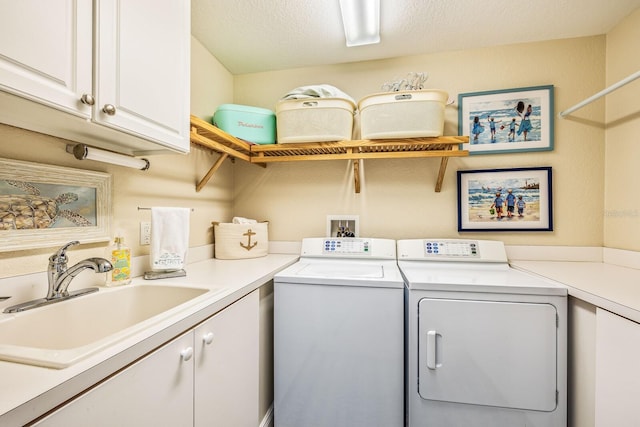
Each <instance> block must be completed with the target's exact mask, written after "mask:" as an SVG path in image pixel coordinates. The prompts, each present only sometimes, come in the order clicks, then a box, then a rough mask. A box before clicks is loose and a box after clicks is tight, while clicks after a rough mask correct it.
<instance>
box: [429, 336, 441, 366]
mask: <svg viewBox="0 0 640 427" xmlns="http://www.w3.org/2000/svg"><path fill="white" fill-rule="evenodd" d="M441 339H442V335H440V334H439V333H438V332H436V331H427V368H429V369H437V368H439V367H440V366H442V363H438V353H439V352H438V345H439V344H441V342H439V341H441Z"/></svg>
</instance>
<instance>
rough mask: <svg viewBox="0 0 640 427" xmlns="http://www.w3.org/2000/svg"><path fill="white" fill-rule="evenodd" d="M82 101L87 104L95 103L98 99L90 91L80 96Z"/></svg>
mask: <svg viewBox="0 0 640 427" xmlns="http://www.w3.org/2000/svg"><path fill="white" fill-rule="evenodd" d="M80 102H82V103H83V104H85V105H93V104H95V103H96V100H95V98H94V97H93V96H91V95H89V94H88V93H85V94H83V95H82V96H81V97H80Z"/></svg>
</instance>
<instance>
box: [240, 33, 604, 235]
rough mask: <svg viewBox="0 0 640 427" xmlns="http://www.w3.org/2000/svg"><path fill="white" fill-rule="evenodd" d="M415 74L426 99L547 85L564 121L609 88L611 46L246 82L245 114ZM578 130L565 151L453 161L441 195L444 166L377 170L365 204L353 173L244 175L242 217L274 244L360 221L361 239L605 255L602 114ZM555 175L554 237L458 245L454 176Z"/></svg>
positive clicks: (567, 130) (408, 61) (452, 121)
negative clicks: (305, 95) (305, 88)
mask: <svg viewBox="0 0 640 427" xmlns="http://www.w3.org/2000/svg"><path fill="white" fill-rule="evenodd" d="M410 71H425V72H428V73H429V75H430V77H429V79H428V81H427V87H431V88H439V89H444V90H446V91H448V92H449V95H450V98H451V99H453V100H456V104H457V97H458V94H459V93H466V92H476V91H485V90H495V89H508V88H517V87H528V86H538V85H549V84H552V85H554V86H555V95H556V102H555V108H556V113H557V112H559V111H561V110H562V109H565V108H568V107H569V106H571V105H573V104H575V103H577V102H579V101H581V100H582V99H584V98H586V97H588V96H590V95H592V94H593V93H596V92H597V91H599V90H601V89H602V87H603V86H604V84H605V37H604V36H599V37H587V38H578V39H569V40H558V41H551V42H543V43H531V44H520V45H507V46H501V47H495V48H490V49H477V50H468V51H458V52H445V53H438V54H432V55H419V56H411V57H402V58H397V59H390V60H383V61H370V62H360V63H352V64H343V65H332V66H322V67H311V68H300V69H293V70H285V71H275V72H266V73H256V74H248V75H240V76H236V78H235V90H234V99H235V102H236V103H239V104H247V105H255V106H259V107H265V108H272V109H273V108H275V104H276V103H277V101H278V99H279V98H280V97H281V96H282V95H284V94H285V93H286V92H288V91H289V90H291V89H293V88H295V87H297V86H301V85H309V84H318V83H327V84H332V85H335V86H337V87H339V88H340V89H342V90H343V91H345V92H347V93H348V94H350V95H351V96H352V97H353V98H355V99H356V100H358V99H361V98H362V97H364V96H365V95H368V94H371V93H375V92H378V91H379V88H380V86H381V84H382V83H384V82H387V81H389V80H393V79H395V78H397V77H403V76H405V75H406V74H407V73H408V72H410ZM579 117H580V119H576V120H565V119H556V121H555V124H556V126H555V149H554V150H553V151H550V152H540V153H519V154H499V155H484V156H472V157H468V158H452V159H451V160H450V161H449V167H448V169H447V173H446V176H445V179H444V183H443V188H442V192H441V193H435V192H434V186H435V179H436V175H437V172H438V167H439V160H438V159H405V160H368V161H365V162H364V168H363V172H362V175H363V183H362V191H361V193H360V194H355V193H354V190H353V182H352V181H353V179H352V172H351V169H350V167H349V164H348V162H347V161H318V162H304V163H299V162H295V163H280V164H270V165H269V166H268V167H267V168H266V170H265V169H261V168H258V167H256V166H254V165H247V164H243V163H238V164H237V165H236V167H235V169H234V174H235V185H234V188H235V196H234V212H235V213H236V214H237V215H242V216H250V217H255V218H258V219H268V220H269V221H271V224H270V237H271V239H273V240H299V239H301V238H302V237H305V236H311V235H315V236H318V235H324V234H325V228H326V225H325V224H326V215H328V214H353V215H359V216H360V234H361V235H366V236H377V237H387V238H396V239H399V238H412V237H424V236H431V237H473V238H493V239H502V240H504V241H505V242H506V243H508V244H534V245H587V246H588V245H594V246H600V245H602V243H603V235H602V227H603V205H604V202H603V197H604V196H603V188H604V187H603V182H604V179H603V171H604V128H603V125H602V123H603V121H604V103H603V102H600V103H596V104H593V105H591V106H589V107H587V108H585V109H583V110H581V111H580V114H579ZM445 134H450V135H457V105H452V106H449V107H448V108H447V109H446V121H445ZM529 166H552V167H553V179H554V184H553V192H554V209H555V215H554V222H555V231H553V232H535V233H528V232H520V233H514V232H509V233H458V232H457V202H456V200H457V191H456V171H457V170H459V169H461V170H462V169H491V168H504V167H529Z"/></svg>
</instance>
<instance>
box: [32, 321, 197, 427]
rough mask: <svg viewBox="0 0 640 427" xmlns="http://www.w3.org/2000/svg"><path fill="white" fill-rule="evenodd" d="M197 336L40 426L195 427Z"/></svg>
mask: <svg viewBox="0 0 640 427" xmlns="http://www.w3.org/2000/svg"><path fill="white" fill-rule="evenodd" d="M189 348H191V350H192V351H193V332H189V333H187V334H185V335H182V336H181V337H178V338H176V339H175V340H174V341H171V342H170V343H168V344H166V345H165V346H163V347H161V348H160V349H159V350H157V351H155V352H153V353H151V354H150V355H149V356H147V357H145V358H144V359H142V360H141V361H140V362H137V363H136V364H134V365H132V366H131V367H129V368H127V369H125V370H124V371H122V372H120V373H118V374H116V375H115V376H114V377H112V378H109V379H108V380H106V381H105V382H103V383H101V384H99V385H97V386H96V387H95V388H93V389H91V390H89V391H88V392H86V393H85V394H83V395H81V396H79V397H78V398H76V399H75V400H73V401H71V402H70V403H69V404H67V405H66V406H63V407H62V408H61V409H59V410H58V411H56V412H54V413H52V414H51V415H49V416H48V417H46V418H44V419H43V420H41V421H40V422H38V423H36V425H37V426H39V427H44V426H47V427H50V426H60V427H75V426H77V427H85V426H92V427H100V426H104V427H113V426H178V427H179V426H192V425H193V367H194V364H193V357H185V356H183V355H182V352H183V350H187V349H189Z"/></svg>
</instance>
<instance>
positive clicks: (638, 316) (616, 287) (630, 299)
mask: <svg viewBox="0 0 640 427" xmlns="http://www.w3.org/2000/svg"><path fill="white" fill-rule="evenodd" d="M510 264H511V266H512V267H514V268H517V269H521V270H525V271H529V272H531V273H535V274H538V275H540V276H543V277H546V278H548V279H551V280H555V281H557V282H560V283H562V284H564V285H566V286H567V287H568V290H569V295H570V296H573V297H576V298H578V299H581V300H583V301H586V302H588V303H590V304H593V305H595V306H598V307H601V308H604V309H605V310H608V311H611V312H613V313H616V314H618V315H620V316H623V317H626V318H628V319H631V320H633V321H635V322H640V269H637V268H632V267H626V266H619V265H614V264H610V263H606V262H580V261H511V262H510Z"/></svg>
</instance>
